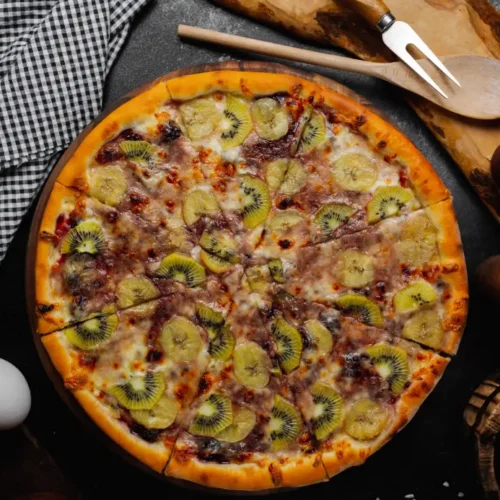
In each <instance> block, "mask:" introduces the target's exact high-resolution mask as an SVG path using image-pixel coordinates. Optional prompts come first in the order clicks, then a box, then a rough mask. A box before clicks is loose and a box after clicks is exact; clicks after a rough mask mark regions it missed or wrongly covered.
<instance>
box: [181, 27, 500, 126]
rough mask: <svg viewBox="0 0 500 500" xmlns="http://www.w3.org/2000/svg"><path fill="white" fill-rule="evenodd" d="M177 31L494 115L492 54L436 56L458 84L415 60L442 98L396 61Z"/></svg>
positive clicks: (499, 95) (498, 107) (498, 73)
mask: <svg viewBox="0 0 500 500" xmlns="http://www.w3.org/2000/svg"><path fill="white" fill-rule="evenodd" d="M178 34H179V36H181V37H184V38H190V39H192V40H199V41H203V42H208V43H214V44H218V45H223V46H225V47H230V48H232V49H238V50H244V51H249V52H255V53H257V54H263V55H266V56H272V57H280V58H283V59H289V60H291V61H299V62H304V63H307V64H314V65H317V66H324V67H326V68H334V69H342V70H346V71H353V72H355V73H361V74H364V75H370V76H375V77H377V78H380V79H382V80H385V81H387V82H390V83H392V84H394V85H397V86H399V87H402V88H403V89H405V90H409V91H410V92H413V93H415V94H418V95H421V96H422V97H425V98H426V99H428V100H429V101H432V102H434V103H436V104H437V105H439V106H442V107H443V108H445V109H448V110H450V111H453V112H454V113H457V114H460V115H463V116H467V117H470V118H478V119H481V120H492V119H495V118H500V85H498V81H499V79H500V61H497V60H496V59H489V58H486V57H479V56H447V57H442V58H441V60H442V61H443V62H444V63H445V64H446V66H447V67H448V68H449V69H450V70H451V71H452V72H453V73H454V74H455V75H456V76H457V78H458V79H459V80H460V82H461V83H462V87H461V88H460V87H457V86H455V85H454V84H453V85H452V84H450V82H449V81H448V80H447V78H446V77H444V76H443V75H442V74H441V72H440V71H438V70H437V69H436V68H435V67H434V66H433V65H432V64H431V63H430V62H429V61H427V60H421V61H419V63H420V64H421V66H422V67H423V68H424V69H425V70H426V71H427V72H428V73H429V74H431V76H432V77H433V78H435V80H436V81H438V82H439V83H440V84H441V85H442V86H443V87H444V88H446V89H447V92H448V99H445V98H443V97H441V96H440V95H439V94H437V93H436V92H434V90H433V89H432V88H431V87H429V85H427V83H425V82H424V81H423V80H422V79H421V78H420V77H419V76H418V75H417V74H416V73H414V72H413V71H412V70H410V69H409V68H408V67H407V66H406V65H405V64H404V63H402V62H395V63H372V62H367V61H360V60H357V59H352V58H349V57H341V56H336V55H333V54H328V53H324V52H315V51H312V50H304V49H298V48H296V47H288V46H286V45H279V44H276V43H270V42H264V41H262V40H255V39H253V38H245V37H241V36H236V35H228V34H226V33H220V32H218V31H213V30H207V29H202V28H197V27H194V26H186V25H183V24H181V25H179V28H178ZM478 75H481V78H478Z"/></svg>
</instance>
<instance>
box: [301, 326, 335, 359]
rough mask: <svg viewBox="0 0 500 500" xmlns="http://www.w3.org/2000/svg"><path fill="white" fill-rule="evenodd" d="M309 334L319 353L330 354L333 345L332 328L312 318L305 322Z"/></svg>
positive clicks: (322, 354)
mask: <svg viewBox="0 0 500 500" xmlns="http://www.w3.org/2000/svg"><path fill="white" fill-rule="evenodd" d="M304 326H305V328H306V331H307V334H308V335H309V337H310V339H311V340H312V344H313V346H314V348H315V349H316V351H317V352H318V354H319V355H321V356H324V355H326V354H328V353H329V352H330V351H331V350H332V347H333V336H332V333H331V332H330V330H328V328H327V327H326V326H325V325H323V323H321V322H320V321H318V320H317V319H310V320H308V321H306V322H305V323H304Z"/></svg>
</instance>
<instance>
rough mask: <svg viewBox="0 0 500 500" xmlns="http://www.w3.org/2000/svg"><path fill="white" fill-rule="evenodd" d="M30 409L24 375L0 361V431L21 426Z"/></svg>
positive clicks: (28, 389)
mask: <svg viewBox="0 0 500 500" xmlns="http://www.w3.org/2000/svg"><path fill="white" fill-rule="evenodd" d="M30 407H31V392H30V388H29V387H28V382H26V379H25V378H24V375H23V374H22V373H21V372H20V371H19V370H18V369H17V368H16V367H15V366H14V365H12V364H11V363H9V362H8V361H5V360H4V359H0V430H7V429H12V428H13V427H17V426H18V425H20V424H22V422H23V421H24V419H25V418H26V417H27V416H28V413H29V411H30Z"/></svg>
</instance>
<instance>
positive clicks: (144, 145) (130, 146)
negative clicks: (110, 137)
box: [120, 141, 156, 161]
mask: <svg viewBox="0 0 500 500" xmlns="http://www.w3.org/2000/svg"><path fill="white" fill-rule="evenodd" d="M120 149H121V150H122V151H123V153H124V155H125V156H126V157H127V158H128V159H129V160H133V161H141V160H142V161H147V160H149V159H150V158H151V157H152V156H153V155H154V154H155V152H156V149H155V147H154V146H153V145H152V144H151V143H149V142H148V141H122V142H120Z"/></svg>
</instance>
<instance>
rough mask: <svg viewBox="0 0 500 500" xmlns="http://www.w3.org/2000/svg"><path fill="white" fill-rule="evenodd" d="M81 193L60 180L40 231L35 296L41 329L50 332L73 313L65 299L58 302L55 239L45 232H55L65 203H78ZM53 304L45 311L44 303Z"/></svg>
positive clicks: (65, 322)
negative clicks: (52, 275)
mask: <svg viewBox="0 0 500 500" xmlns="http://www.w3.org/2000/svg"><path fill="white" fill-rule="evenodd" d="M78 196H79V194H78V192H76V191H74V190H71V189H68V188H66V187H64V186H63V185H61V184H59V183H58V182H56V183H55V184H54V188H53V190H52V193H51V194H50V198H49V201H48V202H47V205H46V207H45V212H44V214H43V218H42V222H41V224H40V230H39V232H38V245H37V251H36V266H35V300H36V304H37V314H38V326H37V331H38V332H39V333H49V332H53V331H55V330H58V329H60V328H63V327H64V326H66V325H67V324H68V323H69V322H70V319H71V318H70V317H69V316H68V314H67V312H66V311H64V309H63V305H62V303H61V302H59V303H58V302H57V298H56V297H54V295H53V293H52V289H51V285H50V271H51V266H52V262H51V253H52V250H53V243H52V241H51V240H50V238H46V237H44V236H43V235H44V233H47V234H48V235H53V234H54V231H55V227H56V221H57V217H58V215H59V214H60V213H61V211H62V208H63V206H64V205H65V204H67V203H68V204H72V205H74V204H75V202H76V200H77V198H78ZM44 305H45V306H48V307H51V309H50V310H48V311H47V312H43V306H44Z"/></svg>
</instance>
